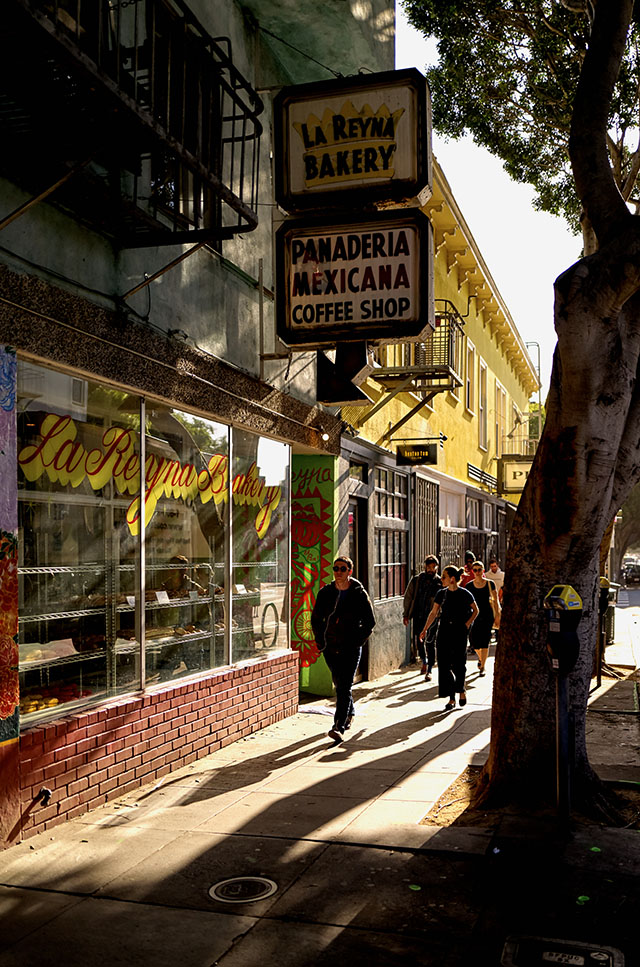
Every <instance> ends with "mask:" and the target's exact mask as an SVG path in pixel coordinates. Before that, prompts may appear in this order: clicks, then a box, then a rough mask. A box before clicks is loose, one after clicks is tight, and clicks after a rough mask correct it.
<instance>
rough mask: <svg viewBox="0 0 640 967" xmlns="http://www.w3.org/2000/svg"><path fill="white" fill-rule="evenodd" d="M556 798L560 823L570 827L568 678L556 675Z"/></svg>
mask: <svg viewBox="0 0 640 967" xmlns="http://www.w3.org/2000/svg"><path fill="white" fill-rule="evenodd" d="M556 794H557V795H556V798H557V814H558V824H559V826H560V829H561V830H562V831H563V832H566V831H567V830H568V829H569V819H570V815H571V783H570V773H569V712H568V702H567V679H566V676H565V675H556Z"/></svg>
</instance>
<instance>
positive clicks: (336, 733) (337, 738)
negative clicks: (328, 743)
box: [327, 726, 342, 742]
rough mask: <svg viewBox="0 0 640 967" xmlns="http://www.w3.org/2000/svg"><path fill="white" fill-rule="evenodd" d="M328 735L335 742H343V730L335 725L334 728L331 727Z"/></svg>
mask: <svg viewBox="0 0 640 967" xmlns="http://www.w3.org/2000/svg"><path fill="white" fill-rule="evenodd" d="M327 735H328V736H329V738H330V739H333V740H334V742H342V732H341V731H340V729H337V728H336V727H335V726H334V727H333V728H332V729H329V731H328V733H327Z"/></svg>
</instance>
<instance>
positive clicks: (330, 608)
mask: <svg viewBox="0 0 640 967" xmlns="http://www.w3.org/2000/svg"><path fill="white" fill-rule="evenodd" d="M333 578H334V579H333V581H332V582H331V584H325V586H324V587H322V588H320V591H319V592H318V597H317V598H316V603H315V605H314V606H313V611H312V612H311V627H312V628H313V634H314V637H315V640H316V645H317V646H318V650H319V651H321V652H322V653H323V654H324V658H325V661H326V663H327V665H328V666H329V671H330V672H331V677H332V678H333V684H334V685H335V689H336V711H335V716H334V721H333V728H331V729H330V730H329V736H330V738H332V739H334V740H335V741H336V742H342V738H343V736H344V733H345V731H346V730H347V729H349V728H350V727H351V722H352V720H353V716H354V715H355V706H354V704H353V694H352V691H351V690H352V688H353V680H354V678H355V674H356V671H357V670H358V665H359V664H360V658H361V656H362V647H363V645H365V644H366V642H367V639H368V638H369V635H370V634H371V632H372V631H373V628H374V627H375V623H376V619H375V615H374V613H373V606H372V604H371V600H370V598H369V595H368V594H367V592H366V591H365V589H364V587H363V585H362V584H361V583H360V581H358V580H356V578H354V577H353V561H352V560H351V558H350V557H337V558H336V559H335V561H334V564H333Z"/></svg>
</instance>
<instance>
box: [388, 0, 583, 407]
mask: <svg viewBox="0 0 640 967" xmlns="http://www.w3.org/2000/svg"><path fill="white" fill-rule="evenodd" d="M396 16H397V21H396V67H398V68H401V67H417V68H418V70H420V71H423V72H424V69H425V65H426V64H428V63H433V62H434V59H435V56H437V55H436V53H435V46H434V45H433V44H430V43H428V42H427V41H426V40H425V39H424V38H423V37H422V35H421V34H419V33H418V32H417V31H416V30H414V29H413V27H410V26H409V24H408V23H407V20H406V17H405V14H404V10H403V9H402V7H401V6H400V3H398V4H397V9H396ZM433 153H434V154H435V156H436V158H437V159H438V163H439V164H440V166H441V167H442V170H443V171H444V173H445V176H446V178H447V181H448V182H449V184H450V186H451V189H452V191H453V194H454V196H455V199H456V201H457V202H458V205H459V206H460V209H461V211H462V213H463V215H464V217H465V219H466V221H467V224H468V226H469V228H470V229H471V232H472V234H473V236H474V238H475V240H476V242H477V243H478V246H479V247H480V251H481V252H482V256H483V258H484V260H485V262H486V263H487V266H488V268H489V271H490V272H491V275H492V276H493V279H494V281H495V283H496V285H497V286H498V289H499V291H500V294H501V295H502V297H503V299H504V301H505V302H506V304H507V306H508V307H509V311H510V312H511V315H512V317H513V319H514V321H515V324H516V326H517V328H518V331H519V333H520V335H521V337H522V339H523V340H524V341H525V342H537V343H539V344H540V362H541V375H542V400H543V402H544V399H545V396H546V394H547V391H548V387H549V377H550V374H551V361H552V355H553V350H554V348H555V344H556V336H555V332H554V329H553V282H554V279H555V278H556V277H557V276H558V275H560V273H561V272H563V271H564V270H565V269H566V268H568V267H569V266H570V265H571V264H572V263H573V262H575V261H576V259H578V258H579V257H580V248H581V243H582V240H581V238H580V237H578V236H574V235H572V233H571V232H570V231H569V229H568V228H567V227H566V224H565V222H564V221H563V219H561V218H556V217H555V216H553V215H548V214H546V213H543V212H538V211H536V210H535V209H534V207H533V197H534V191H533V189H532V188H530V187H529V186H528V185H519V184H516V182H514V181H512V180H511V178H510V177H509V175H507V173H506V172H505V171H504V169H503V167H502V162H501V161H500V160H499V159H498V158H495V157H493V156H492V155H490V154H489V153H488V151H486V150H485V149H484V148H479V147H477V146H476V145H475V144H474V143H473V141H472V140H471V138H468V137H467V138H463V139H461V140H459V141H448V142H447V141H445V140H444V139H442V138H440V137H438V136H437V135H436V134H435V133H434V135H433ZM529 354H530V356H531V359H532V360H533V363H534V366H535V365H536V363H537V351H536V349H535V348H530V349H529Z"/></svg>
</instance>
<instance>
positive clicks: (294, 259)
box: [276, 209, 435, 349]
mask: <svg viewBox="0 0 640 967" xmlns="http://www.w3.org/2000/svg"><path fill="white" fill-rule="evenodd" d="M432 293H433V241H432V228H431V223H430V222H429V219H428V218H427V217H426V216H425V215H423V214H422V212H420V211H418V210H417V209H409V210H400V211H384V212H376V213H375V214H373V215H366V216H361V217H360V218H357V219H355V220H349V221H345V219H344V218H341V217H338V216H335V217H333V218H331V219H330V220H327V218H326V216H323V217H320V216H317V217H315V218H314V217H308V218H305V219H290V220H288V221H286V222H284V223H283V225H282V226H281V227H280V228H279V229H278V231H277V233H276V327H277V332H278V336H279V337H280V339H282V341H283V342H284V343H286V344H287V345H288V346H294V347H296V348H301V347H304V348H306V349H321V348H323V347H335V345H336V343H338V342H345V341H360V340H367V341H369V342H376V341H379V342H385V343H391V342H408V341H411V340H414V341H415V340H417V339H418V338H419V337H420V336H421V335H422V334H423V332H424V330H425V329H427V328H428V327H430V328H431V329H433V328H434V327H435V320H434V314H433V298H432Z"/></svg>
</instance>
